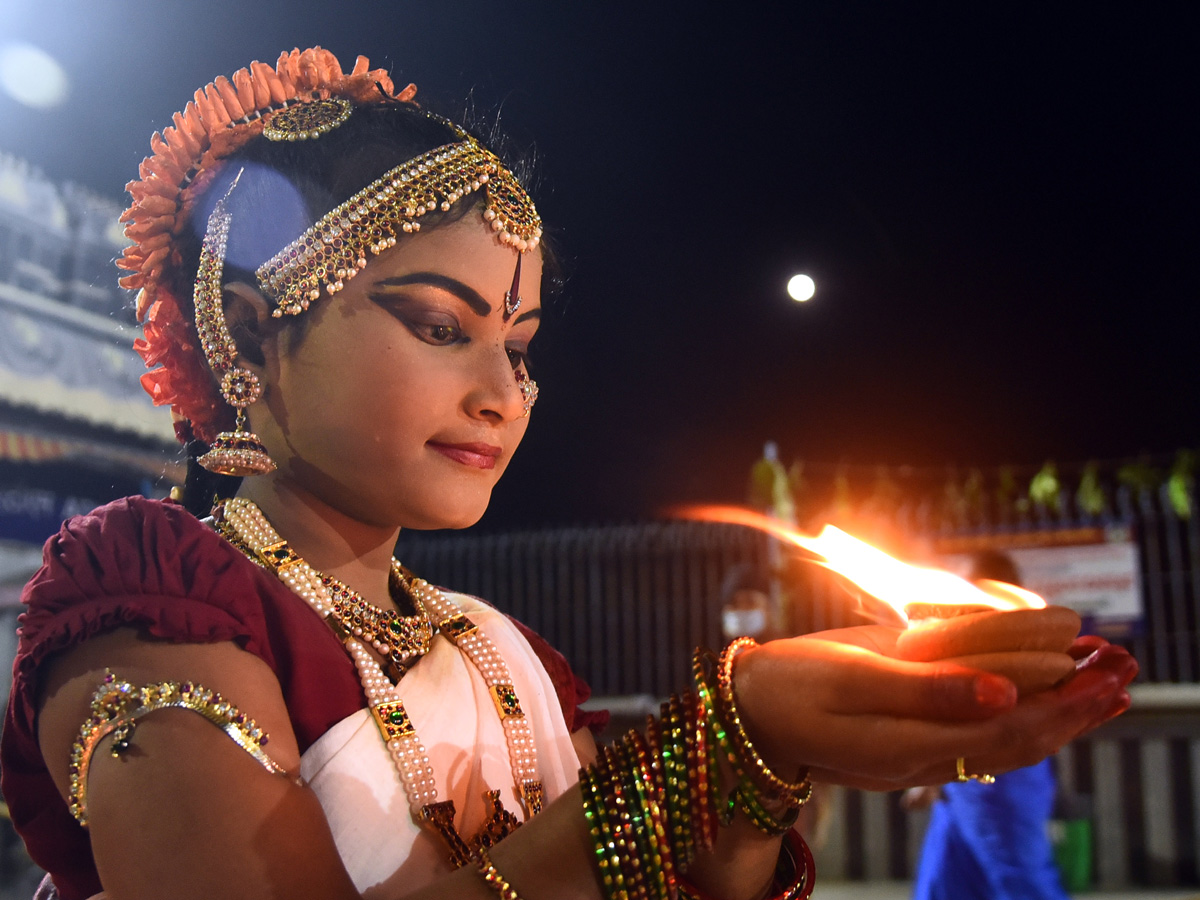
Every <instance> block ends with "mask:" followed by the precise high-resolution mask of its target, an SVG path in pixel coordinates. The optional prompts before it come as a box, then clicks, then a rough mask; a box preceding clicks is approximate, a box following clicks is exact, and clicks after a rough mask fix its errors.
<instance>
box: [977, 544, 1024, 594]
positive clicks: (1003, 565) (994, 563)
mask: <svg viewBox="0 0 1200 900" xmlns="http://www.w3.org/2000/svg"><path fill="white" fill-rule="evenodd" d="M980 578H987V579H990V580H991V581H1003V582H1004V583H1005V584H1015V585H1017V586H1020V584H1021V575H1020V573H1019V572H1018V571H1017V564H1016V563H1015V562H1013V558H1012V557H1011V556H1009V555H1008V554H1007V553H1002V552H1001V551H999V550H981V551H980V552H978V553H976V554H975V555H974V556H973V557H971V571H970V574H969V576H968V579H969V580H970V581H977V580H978V579H980Z"/></svg>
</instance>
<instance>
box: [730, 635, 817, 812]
mask: <svg viewBox="0 0 1200 900" xmlns="http://www.w3.org/2000/svg"><path fill="white" fill-rule="evenodd" d="M757 646H758V641H756V640H754V638H752V637H741V638H738V639H737V640H735V641H733V642H732V643H731V644H730V645H729V646H728V647H726V648H725V650H724V652H722V653H721V660H720V663H719V667H718V671H717V695H718V698H719V699H720V701H721V707H722V711H723V712H724V713H725V718H726V720H727V721H726V722H725V724H726V726H728V728H729V732H730V737H731V738H732V739H733V744H734V746H735V747H736V748H737V750H738V756H739V757H740V759H741V760H742V762H743V763H745V764H746V767H747V769H748V770H749V771H748V772H747V775H748V776H749V777H750V780H751V781H754V782H756V783H757V784H758V786H759V787H761V788H765V792H766V793H770V794H775V795H777V796H778V797H780V798H783V799H786V800H787V801H788V803H789V805H794V806H796V807H801V806H803V805H804V804H805V803H807V802H808V800H809V798H810V797H812V782H810V781H809V780H808V769H807V767H806V768H803V769H801V770H800V777H799V778H798V779H797V780H796V781H794V782H790V781H784V780H783V779H782V778H780V777H779V776H778V775H776V774H775V773H774V772H772V771H771V769H770V768H769V767H768V766H767V763H766V761H765V760H764V759H763V758H762V756H761V755H760V754H759V752H758V751H757V750H756V749H755V747H754V742H753V741H751V740H750V736H749V735H748V734H746V729H745V726H743V725H742V719H741V716H739V715H738V710H737V698H736V697H735V695H734V691H733V664H734V662H735V661H736V660H737V657H738V655H739V654H740V653H741V652H742V651H743V650H746V649H749V648H750V647H757Z"/></svg>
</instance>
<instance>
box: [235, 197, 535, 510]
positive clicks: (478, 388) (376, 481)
mask: <svg viewBox="0 0 1200 900" xmlns="http://www.w3.org/2000/svg"><path fill="white" fill-rule="evenodd" d="M516 264H517V253H516V251H515V250H513V249H512V248H510V247H507V246H505V245H504V244H501V243H500V242H499V240H497V238H496V236H495V234H494V233H493V232H492V231H491V229H490V228H488V227H487V225H486V224H485V223H483V222H481V221H480V219H479V217H478V216H477V215H472V214H470V213H468V214H467V215H466V216H465V217H464V218H463V219H461V220H459V221H458V222H455V223H453V224H449V225H445V226H442V227H439V228H436V229H434V230H432V231H429V232H428V233H422V234H419V235H414V236H412V237H405V238H404V239H402V240H401V241H400V242H399V243H398V244H397V246H396V247H395V248H394V249H392V250H389V251H387V252H386V253H384V254H383V255H381V256H379V257H376V258H374V259H373V260H372V261H371V262H370V263H369V264H368V265H367V267H366V268H365V269H363V270H362V271H361V272H359V274H358V276H357V277H356V278H354V279H353V280H351V281H349V282H347V284H346V287H345V288H344V289H343V290H342V291H340V292H339V293H337V294H335V295H334V296H333V297H332V298H323V299H322V300H321V301H320V302H318V303H316V304H314V306H313V308H312V309H311V310H309V311H308V312H306V313H304V315H305V316H306V317H309V318H310V321H308V322H306V323H305V325H306V327H305V328H302V329H295V328H285V329H283V330H282V331H281V332H280V336H279V339H278V344H277V345H276V347H277V350H276V352H271V348H270V346H268V348H267V351H268V352H267V361H266V366H265V369H266V371H265V376H266V377H265V382H266V389H265V391H264V395H263V399H262V400H261V401H260V402H259V403H257V404H255V405H254V406H252V407H251V408H250V410H249V412H250V415H251V426H252V427H253V428H254V429H255V430H257V432H258V434H259V435H260V436H261V437H262V439H263V441H264V442H265V444H266V446H267V447H268V449H269V450H270V452H271V456H272V457H273V458H274V459H275V461H276V463H277V464H278V465H279V472H278V473H277V475H276V476H275V477H276V478H279V479H283V480H285V481H287V482H288V483H289V486H290V487H292V488H293V489H296V488H299V489H301V490H303V491H305V492H307V493H309V494H311V495H313V496H314V497H316V498H317V499H318V500H320V501H321V502H323V503H325V504H327V505H329V506H331V507H333V508H334V509H337V510H338V511H340V512H342V513H344V514H346V515H349V516H351V517H353V518H355V519H357V520H359V521H362V522H365V523H368V524H371V525H378V526H388V527H394V526H397V525H398V526H401V527H410V528H462V527H465V526H467V525H470V524H473V523H474V522H476V521H477V520H478V519H479V517H480V516H482V515H483V512H484V510H485V509H486V508H487V504H488V500H489V498H490V496H491V492H492V487H493V486H494V485H495V484H496V481H497V480H498V479H499V478H500V475H501V474H502V473H503V472H504V470H505V468H506V467H507V466H508V461H509V460H510V459H511V458H512V455H513V453H514V452H515V451H516V449H517V445H518V444H520V442H521V438H522V437H523V436H524V434H525V428H526V426H527V425H528V421H529V420H528V418H526V417H525V410H524V406H523V399H522V395H521V390H520V386H519V384H518V382H517V373H518V372H521V373H524V372H526V371H527V370H526V354H527V353H528V350H529V343H530V341H531V340H532V339H533V336H534V333H535V332H536V331H537V328H538V322H539V319H540V315H541V274H542V261H541V256H540V254H539V253H537V252H534V253H528V254H525V255H524V258H523V259H522V261H521V282H520V290H519V294H520V296H521V298H522V302H521V305H520V308H519V309H518V310H517V311H516V313H515V314H514V315H513V316H512V317H511V318H509V319H508V320H507V321H506V320H505V318H504V295H505V292H506V291H508V290H509V288H510V287H511V286H512V281H513V271H514V269H515V267H516Z"/></svg>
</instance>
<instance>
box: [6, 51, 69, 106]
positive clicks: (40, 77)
mask: <svg viewBox="0 0 1200 900" xmlns="http://www.w3.org/2000/svg"><path fill="white" fill-rule="evenodd" d="M0 89H2V90H3V91H4V92H5V93H6V94H8V95H9V96H10V97H12V98H13V99H14V100H16V101H17V102H18V103H23V104H25V105H26V106H32V107H34V108H35V109H50V108H51V107H54V106H58V105H59V104H60V103H62V102H63V101H64V100H66V99H67V73H66V72H65V71H63V67H62V66H60V65H59V64H58V61H57V60H56V59H55V58H54V57H53V56H51V55H50V54H49V53H47V52H46V51H44V50H41V49H39V48H37V47H35V46H33V45H32V44H25V43H17V42H11V43H7V44H4V45H3V46H0Z"/></svg>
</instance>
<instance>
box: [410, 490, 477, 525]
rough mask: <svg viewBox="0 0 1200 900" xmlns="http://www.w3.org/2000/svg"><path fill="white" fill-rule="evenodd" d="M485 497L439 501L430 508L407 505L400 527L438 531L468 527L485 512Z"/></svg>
mask: <svg viewBox="0 0 1200 900" xmlns="http://www.w3.org/2000/svg"><path fill="white" fill-rule="evenodd" d="M488 499H490V492H489V497H488V498H485V499H484V501H483V502H481V503H480V502H470V503H441V504H436V505H434V506H433V508H432V509H430V508H428V507H425V508H416V509H414V508H413V507H411V506H410V507H409V508H408V509H407V510H405V513H406V514H405V515H404V516H403V517H402V519H401V523H400V524H401V527H402V528H411V529H413V530H414V531H438V530H441V529H451V528H470V527H471V526H472V525H474V524H475V523H476V522H478V521H479V520H480V519H481V518H483V514H484V513H485V512H487V508H488V504H487V500H488Z"/></svg>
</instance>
